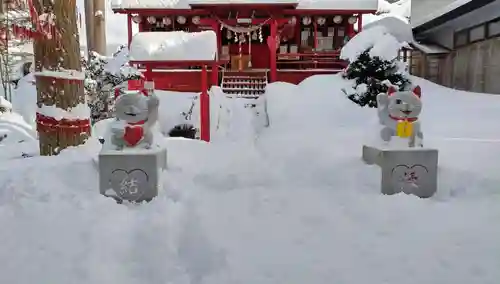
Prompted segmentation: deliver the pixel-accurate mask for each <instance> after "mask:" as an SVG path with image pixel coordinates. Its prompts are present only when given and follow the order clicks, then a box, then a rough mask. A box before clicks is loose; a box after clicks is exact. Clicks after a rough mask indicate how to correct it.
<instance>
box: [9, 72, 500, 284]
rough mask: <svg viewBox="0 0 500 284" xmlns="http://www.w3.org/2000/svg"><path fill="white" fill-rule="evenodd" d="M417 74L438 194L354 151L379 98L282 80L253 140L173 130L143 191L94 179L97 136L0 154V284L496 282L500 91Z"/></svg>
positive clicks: (235, 120)
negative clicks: (416, 189)
mask: <svg viewBox="0 0 500 284" xmlns="http://www.w3.org/2000/svg"><path fill="white" fill-rule="evenodd" d="M413 80H414V81H415V82H417V83H418V84H419V85H421V86H422V90H423V95H422V99H423V101H424V109H423V113H422V117H421V119H422V120H423V126H424V131H425V133H426V141H427V143H428V144H429V145H428V146H430V147H437V148H438V149H439V150H440V179H439V192H438V194H437V195H436V196H435V197H433V198H431V199H428V200H420V199H418V198H416V197H414V196H406V195H404V194H400V195H396V196H382V195H380V193H379V180H378V178H379V174H380V173H379V170H378V168H376V167H370V166H367V165H365V164H364V163H363V162H362V161H361V159H360V155H361V145H362V144H363V137H364V135H366V132H367V131H371V130H373V127H372V126H373V125H375V124H377V123H378V121H377V116H376V112H375V110H373V109H364V108H359V107H358V106H357V105H355V104H353V103H351V102H350V101H349V100H347V99H346V98H345V95H344V94H343V93H342V92H341V90H340V89H341V88H342V87H345V86H347V85H349V84H350V82H346V81H345V80H343V79H342V78H341V76H338V75H321V76H314V77H311V78H309V79H307V80H305V81H304V82H303V83H301V84H300V85H299V86H293V85H290V84H285V83H273V84H270V85H269V89H268V92H267V93H266V96H267V104H268V105H267V108H268V112H269V116H270V117H269V118H270V121H271V124H270V127H269V128H267V129H265V130H263V131H262V132H261V133H260V134H259V136H258V137H257V139H252V140H250V139H247V140H245V141H242V140H232V139H227V140H225V139H222V138H221V139H220V140H217V141H214V142H213V143H210V144H207V143H203V142H200V141H194V140H185V139H167V140H166V141H165V144H166V146H167V147H168V150H169V154H168V159H169V169H168V171H167V172H166V173H164V175H163V179H164V181H163V188H164V190H163V191H162V192H160V196H159V197H158V198H157V199H155V200H154V201H153V202H151V203H149V204H147V205H138V206H133V205H127V204H126V205H117V204H115V203H114V201H112V200H111V199H109V198H104V197H102V196H100V195H99V194H98V193H97V191H98V190H97V188H98V184H97V180H98V176H97V171H96V168H95V162H94V158H95V155H96V154H97V152H98V151H99V149H100V145H99V144H98V142H97V141H94V140H93V139H91V140H89V141H88V143H87V144H86V145H84V146H81V147H79V148H75V149H67V150H64V151H63V152H62V153H61V155H60V156H57V157H51V158H47V157H34V158H29V159H24V160H22V159H16V160H10V161H8V162H4V163H0V188H2V191H0V223H1V224H2V230H0V242H1V243H2V244H4V245H2V246H0V262H1V263H3V264H4V270H3V271H4V273H2V274H0V283H16V284H28V283H29V284H31V283H32V282H33V279H37V281H39V282H40V283H75V284H79V283H82V284H83V283H123V284H139V283H172V284H188V283H204V284H215V283H217V284H229V283H260V284H276V283H320V284H326V283H344V284H358V283H391V284H392V283H404V284H417V283H418V284H420V283H428V284H442V283H496V281H497V280H498V279H499V277H500V271H499V270H498V269H497V267H499V266H500V258H499V257H498V255H500V243H499V242H498V239H499V238H500V229H499V227H498V226H497V223H498V219H499V218H500V208H499V207H498V203H499V202H500V196H499V194H498V189H499V186H498V184H500V179H499V177H498V171H499V170H500V164H498V162H497V161H499V160H500V150H499V149H500V148H499V147H498V145H499V144H498V142H492V141H499V140H500V134H499V132H498V130H497V129H498V128H497V127H496V123H497V122H498V120H499V119H500V113H499V112H498V109H499V108H500V98H499V97H498V96H497V97H495V96H488V95H480V94H471V93H465V92H459V91H455V90H451V89H446V88H443V87H439V86H436V85H434V84H431V83H429V82H427V81H425V80H420V79H418V78H413ZM285 94H286V95H285ZM233 101H235V100H233ZM233 101H228V102H227V104H226V106H227V107H228V109H229V110H230V111H232V110H233V109H231V108H232V106H230V105H231V104H232V102H233ZM235 104H236V103H235ZM235 107H239V106H235ZM237 110H238V112H239V114H235V115H233V116H231V124H232V126H231V128H233V129H237V128H238V125H240V126H242V127H243V126H244V127H246V126H247V123H248V121H247V119H248V117H247V116H245V114H242V111H244V110H247V111H249V112H250V111H251V110H250V109H248V108H246V109H239V108H238V109H237ZM464 116H466V119H464ZM228 228H230V229H228ZM360 271H361V272H362V273H360Z"/></svg>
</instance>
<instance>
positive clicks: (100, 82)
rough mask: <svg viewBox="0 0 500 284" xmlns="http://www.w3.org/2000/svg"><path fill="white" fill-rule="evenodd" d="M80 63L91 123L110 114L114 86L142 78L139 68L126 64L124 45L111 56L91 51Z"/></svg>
mask: <svg viewBox="0 0 500 284" xmlns="http://www.w3.org/2000/svg"><path fill="white" fill-rule="evenodd" d="M82 64H83V67H84V69H85V94H86V96H87V103H88V105H89V107H90V109H91V120H92V123H95V122H97V121H99V120H102V119H106V118H109V117H110V116H111V114H112V111H113V104H114V89H115V88H121V87H123V85H122V84H123V83H125V82H127V81H129V80H138V79H141V78H142V74H141V72H140V71H139V70H137V69H136V68H134V67H132V66H129V65H128V52H127V48H126V46H124V45H122V46H120V47H119V48H118V50H117V51H116V52H115V53H114V54H113V56H112V57H106V56H103V55H100V54H98V53H96V52H91V53H90V55H89V58H88V59H85V58H82Z"/></svg>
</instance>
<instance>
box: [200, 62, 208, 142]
mask: <svg viewBox="0 0 500 284" xmlns="http://www.w3.org/2000/svg"><path fill="white" fill-rule="evenodd" d="M200 124H201V127H200V128H201V129H200V132H201V133H200V136H201V137H200V138H201V140H203V141H206V142H210V97H209V96H208V78H207V66H206V65H203V66H202V68H201V94H200Z"/></svg>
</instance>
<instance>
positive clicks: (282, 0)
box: [188, 0, 299, 5]
mask: <svg viewBox="0 0 500 284" xmlns="http://www.w3.org/2000/svg"><path fill="white" fill-rule="evenodd" d="M188 1H189V4H190V5H196V4H201V5H214V4H219V5H220V4H224V5H238V4H297V3H298V2H299V0H188Z"/></svg>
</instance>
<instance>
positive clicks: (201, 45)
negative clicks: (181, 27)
mask: <svg viewBox="0 0 500 284" xmlns="http://www.w3.org/2000/svg"><path fill="white" fill-rule="evenodd" d="M216 53H217V36H216V34H215V32H214V31H202V32H196V33H188V32H184V31H176V32H141V33H137V34H136V35H135V36H134V37H133V38H132V42H131V43H130V52H129V56H130V60H131V61H163V62H168V61H210V60H214V59H215V55H216Z"/></svg>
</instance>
